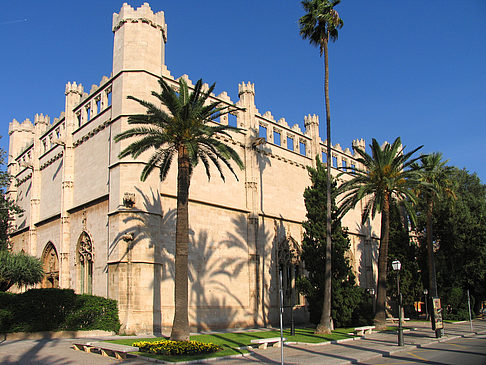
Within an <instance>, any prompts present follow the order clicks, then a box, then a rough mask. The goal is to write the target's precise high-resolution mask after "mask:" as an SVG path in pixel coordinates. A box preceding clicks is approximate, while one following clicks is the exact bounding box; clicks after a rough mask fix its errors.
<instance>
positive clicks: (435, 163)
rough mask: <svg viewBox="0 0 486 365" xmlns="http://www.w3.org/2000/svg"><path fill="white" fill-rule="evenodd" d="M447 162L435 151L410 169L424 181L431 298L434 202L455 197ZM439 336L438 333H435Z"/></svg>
mask: <svg viewBox="0 0 486 365" xmlns="http://www.w3.org/2000/svg"><path fill="white" fill-rule="evenodd" d="M447 162H448V160H446V161H442V153H440V152H435V153H431V154H430V155H424V156H421V157H420V165H419V164H418V163H414V164H413V165H412V169H415V170H416V171H418V172H419V173H420V179H421V180H422V181H423V182H424V183H425V184H422V186H420V187H419V196H420V197H422V198H423V201H424V202H425V204H426V222H427V223H426V236H427V267H428V271H429V293H430V297H431V298H436V297H438V296H439V292H438V290H437V278H436V272H435V261H434V243H433V239H434V234H433V222H432V221H433V212H434V204H435V202H436V201H437V200H438V199H441V198H443V197H445V196H449V197H455V193H454V190H453V189H452V187H451V186H452V182H451V181H450V180H449V179H448V178H447V174H446V168H445V165H446V163H447ZM433 313H434V312H433V311H432V316H431V321H432V327H433V328H434V330H436V332H437V331H438V330H440V329H436V328H435V318H434V315H433ZM437 336H438V337H440V334H439V333H437Z"/></svg>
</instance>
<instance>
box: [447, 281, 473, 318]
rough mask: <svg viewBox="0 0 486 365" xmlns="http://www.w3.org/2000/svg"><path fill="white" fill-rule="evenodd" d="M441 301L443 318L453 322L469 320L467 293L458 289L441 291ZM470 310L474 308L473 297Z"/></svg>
mask: <svg viewBox="0 0 486 365" xmlns="http://www.w3.org/2000/svg"><path fill="white" fill-rule="evenodd" d="M442 295H443V296H444V299H445V300H443V301H442V310H443V312H442V313H443V318H444V319H448V320H453V321H464V320H468V319H469V308H468V305H467V292H466V291H465V290H463V289H462V288H459V287H454V288H450V289H448V290H443V291H442ZM470 299H471V308H473V307H474V297H471V298H470Z"/></svg>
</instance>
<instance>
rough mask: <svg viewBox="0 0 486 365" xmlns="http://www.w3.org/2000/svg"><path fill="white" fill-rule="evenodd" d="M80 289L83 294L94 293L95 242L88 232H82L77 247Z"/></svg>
mask: <svg viewBox="0 0 486 365" xmlns="http://www.w3.org/2000/svg"><path fill="white" fill-rule="evenodd" d="M76 263H77V266H78V270H77V272H78V282H79V289H80V290H79V291H80V293H82V294H92V293H93V244H92V242H91V238H90V237H89V235H88V234H87V233H86V232H83V233H81V235H80V236H79V239H78V245H77V248H76Z"/></svg>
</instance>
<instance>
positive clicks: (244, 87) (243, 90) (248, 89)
mask: <svg viewBox="0 0 486 365" xmlns="http://www.w3.org/2000/svg"><path fill="white" fill-rule="evenodd" d="M243 94H251V95H253V96H255V84H252V83H251V82H249V81H248V83H245V82H244V81H243V82H242V83H241V84H238V96H240V97H241V95H243Z"/></svg>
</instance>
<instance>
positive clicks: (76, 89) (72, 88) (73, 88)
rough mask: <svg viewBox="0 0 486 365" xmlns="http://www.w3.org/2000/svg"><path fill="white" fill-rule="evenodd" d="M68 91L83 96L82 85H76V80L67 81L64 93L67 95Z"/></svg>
mask: <svg viewBox="0 0 486 365" xmlns="http://www.w3.org/2000/svg"><path fill="white" fill-rule="evenodd" d="M69 93H75V94H79V95H81V96H83V94H84V89H83V85H82V84H79V85H77V84H76V81H74V82H73V83H72V84H71V83H70V82H68V83H67V84H66V91H65V94H66V95H67V94H69Z"/></svg>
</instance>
